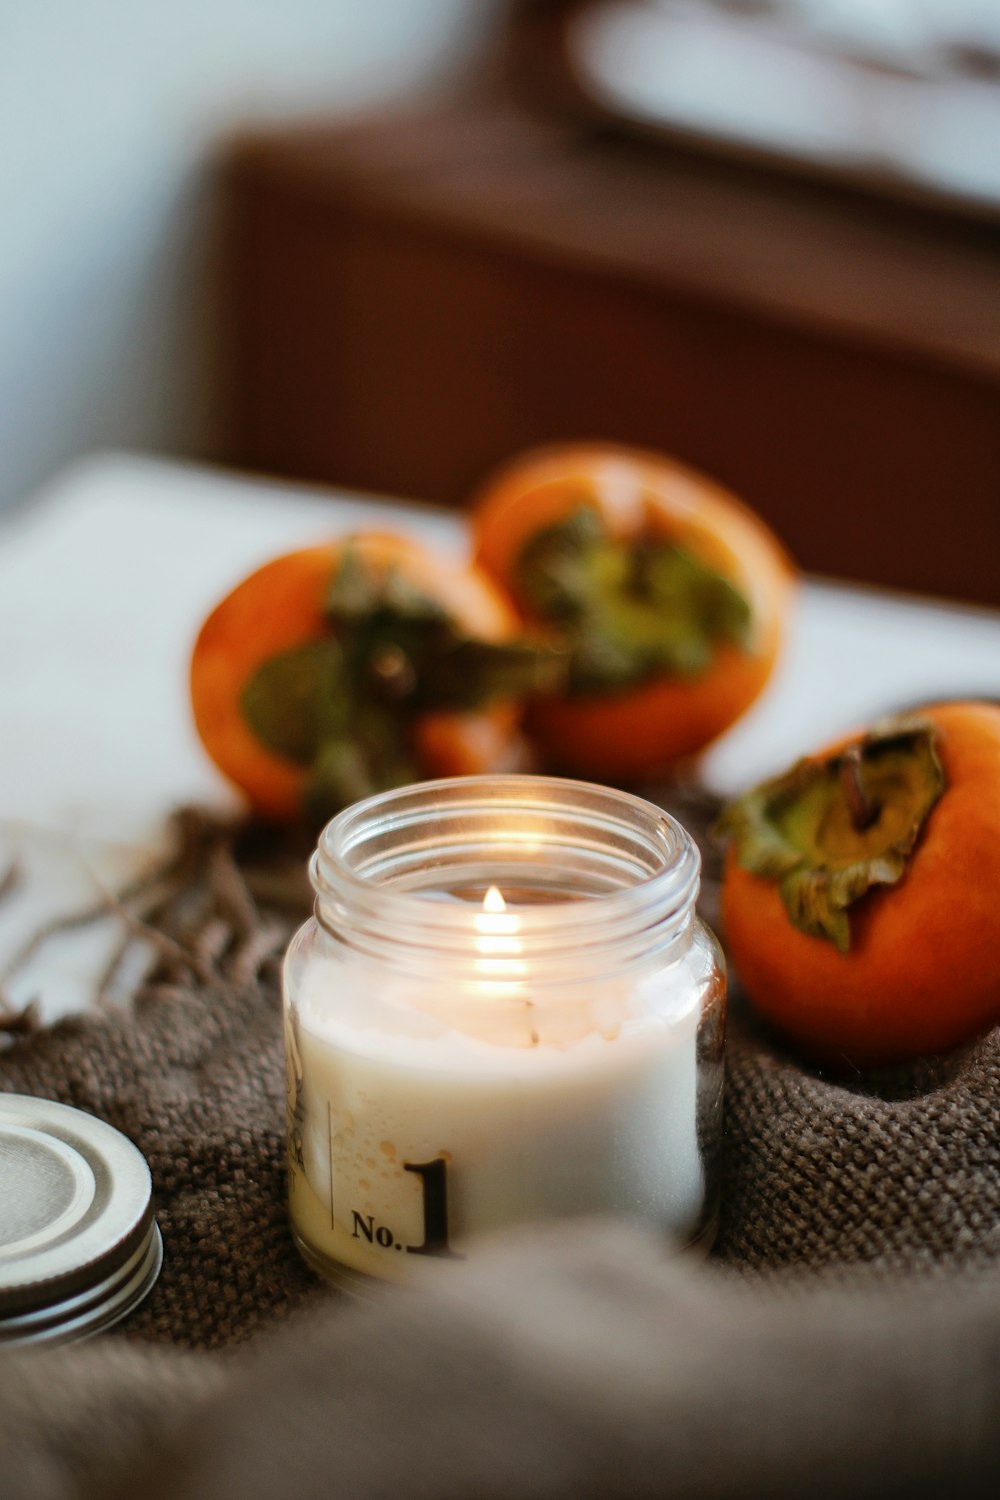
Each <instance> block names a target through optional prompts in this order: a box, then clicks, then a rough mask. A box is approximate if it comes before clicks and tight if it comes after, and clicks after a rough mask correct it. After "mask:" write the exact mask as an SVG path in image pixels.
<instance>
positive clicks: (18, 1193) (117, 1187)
mask: <svg viewBox="0 0 1000 1500" xmlns="http://www.w3.org/2000/svg"><path fill="white" fill-rule="evenodd" d="M151 1190H152V1184H151V1181H150V1176H149V1168H148V1166H147V1165H146V1162H145V1159H144V1157H143V1156H142V1155H141V1153H140V1152H139V1151H138V1150H137V1148H136V1147H135V1146H134V1145H133V1144H132V1142H131V1141H130V1140H129V1139H128V1137H127V1136H124V1135H122V1134H121V1132H120V1131H118V1130H115V1129H114V1128H113V1126H111V1125H107V1124H105V1122H104V1121H103V1120H98V1119H97V1118H96V1117H95V1116H94V1115H88V1114H85V1113H84V1112H83V1110H79V1109H71V1108H70V1107H69V1106H68V1105H65V1104H55V1103H53V1102H52V1101H51V1100H49V1099H35V1098H30V1097H29V1096H27V1095H24V1094H0V1346H2V1345H5V1344H6V1345H9V1344H12V1343H17V1344H22V1343H41V1342H43V1341H52V1342H54V1341H68V1340H70V1339H77V1338H83V1337H85V1336H87V1335H89V1334H91V1333H96V1332H98V1330H99V1329H102V1328H106V1327H108V1326H109V1325H110V1324H111V1323H115V1322H117V1321H118V1319H119V1318H123V1317H124V1316H125V1314H126V1313H127V1312H130V1311H131V1309H132V1308H133V1307H135V1305H136V1303H138V1302H139V1301H141V1300H142V1298H143V1297H145V1295H146V1293H147V1292H148V1291H149V1290H150V1288H151V1287H152V1285H153V1283H154V1282H155V1280H156V1278H157V1276H158V1275H159V1271H160V1265H161V1263H162V1260H163V1250H162V1245H161V1241H160V1233H159V1230H158V1229H157V1227H156V1223H155V1221H154V1219H153V1211H152V1204H151V1201H150V1198H151Z"/></svg>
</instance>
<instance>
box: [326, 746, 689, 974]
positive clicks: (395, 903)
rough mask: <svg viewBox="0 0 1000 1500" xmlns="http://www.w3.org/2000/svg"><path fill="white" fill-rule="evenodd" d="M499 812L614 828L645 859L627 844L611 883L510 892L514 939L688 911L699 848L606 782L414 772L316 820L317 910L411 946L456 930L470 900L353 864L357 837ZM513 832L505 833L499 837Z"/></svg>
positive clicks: (598, 834)
mask: <svg viewBox="0 0 1000 1500" xmlns="http://www.w3.org/2000/svg"><path fill="white" fill-rule="evenodd" d="M501 813H504V814H506V815H507V816H508V817H509V818H510V820H511V823H512V826H516V825H515V823H514V819H513V814H515V813H520V814H522V816H523V815H528V816H529V819H533V820H535V821H536V822H537V824H538V826H539V827H540V828H544V826H545V820H546V819H549V821H550V825H551V826H552V827H553V828H554V827H555V820H556V819H562V820H563V822H564V823H565V822H566V820H567V819H568V820H570V822H571V823H574V824H576V825H577V826H578V828H579V830H580V835H581V838H582V839H583V838H590V839H591V840H594V841H596V840H598V839H600V838H603V839H604V841H605V842H606V843H607V845H608V846H609V847H610V846H611V845H612V843H613V842H614V840H615V839H616V838H617V839H618V841H619V842H621V843H623V842H624V841H625V840H626V839H628V840H631V844H632V846H633V847H634V849H635V850H636V851H640V852H641V855H642V857H643V860H644V862H645V864H646V866H647V868H646V871H645V873H643V871H642V869H641V868H640V855H639V853H636V855H635V857H634V859H633V860H632V864H633V866H634V868H635V871H636V877H637V878H635V879H634V880H629V881H627V882H623V883H621V884H619V885H617V886H616V887H614V888H612V889H609V890H601V891H599V892H596V893H592V892H588V893H586V895H585V896H584V897H582V898H581V896H579V895H577V896H570V897H568V898H567V899H565V900H562V899H558V898H552V899H547V900H546V901H545V902H544V903H541V904H538V905H532V904H519V903H516V902H515V903H512V904H511V905H512V909H514V910H516V912H517V920H518V935H519V937H520V939H521V941H522V942H523V943H525V944H530V945H533V944H535V943H537V944H544V945H545V946H546V947H551V946H553V945H557V946H559V947H560V948H562V947H564V946H566V947H570V946H573V945H578V944H581V943H582V944H584V945H585V946H588V947H589V946H592V945H593V944H594V943H595V942H597V941H600V942H601V943H602V944H603V943H607V942H609V941H614V940H615V939H618V938H622V937H626V936H628V935H630V934H635V933H638V932H640V931H643V930H646V931H648V930H649V929H650V928H654V927H655V928H656V929H658V930H660V931H662V930H663V929H664V928H669V929H674V930H676V929H677V928H679V927H680V926H681V925H683V924H684V923H685V922H686V920H687V918H688V916H689V915H690V914H691V912H692V910H693V907H694V902H695V899H696V897H697V893H698V887H699V876H700V869H701V859H700V855H699V852H698V848H697V845H696V844H695V843H694V840H693V839H692V838H691V836H690V834H689V833H688V832H687V830H686V829H685V828H684V827H683V825H682V824H680V823H679V822H678V821H677V820H676V819H675V818H673V817H671V815H670V814H669V813H667V812H666V811H665V810H664V809H663V808H661V807H657V806H656V804H655V803H652V802H649V801H647V800H646V799H645V798H642V797H639V796H637V795H635V794H634V793H632V792H625V791H621V790H619V789H617V788H612V787H607V786H601V785H598V784H592V783H589V782H585V781H578V780H572V779H569V778H564V777H556V776H536V775H529V774H520V773H510V774H504V775H480V776H467V777H451V778H446V779H442V780H437V781H424V782H417V783H415V784H412V785H409V786H405V787H399V788H395V789H393V790H391V791H388V792H380V793H377V794H376V795H375V796H372V797H368V798H365V799H364V800H363V801H361V802H357V803H354V804H353V805H352V806H351V807H349V808H346V809H345V810H344V811H343V812H341V813H339V814H338V815H337V816H336V817H335V818H333V819H332V820H331V821H330V822H329V823H328V824H327V825H326V827H325V828H324V829H323V832H322V834H321V835H320V838H319V842H318V845H317V849H316V853H315V854H314V856H313V859H312V862H311V865H310V875H311V879H312V883H313V887H314V889H315V891H316V898H317V900H316V909H317V917H318V919H319V920H320V922H321V923H322V924H323V925H324V926H334V927H340V926H342V925H344V924H345V923H347V922H360V924H361V925H362V926H364V925H367V924H368V923H369V922H372V923H377V924H378V926H379V927H387V926H392V927H395V928H397V929H398V930H400V931H401V932H402V931H407V932H410V933H411V934H413V935H415V936H416V935H419V936H417V937H416V940H417V941H419V942H420V945H421V946H430V945H435V944H443V945H445V946H452V945H453V944H455V943H458V942H461V941H467V938H468V933H469V930H470V906H471V903H469V902H466V901H456V902H448V901H432V900H428V899H427V896H426V894H424V895H421V894H418V893H415V892H413V891H409V890H400V889H397V888H394V887H393V885H392V883H391V882H389V883H385V882H380V881H379V880H378V879H377V878H372V876H371V874H366V873H364V870H363V868H362V869H359V863H360V861H361V859H362V856H363V852H364V848H365V845H366V843H368V844H370V843H372V842H373V841H374V840H375V839H376V838H382V839H386V838H390V839H391V837H392V836H393V835H394V834H395V835H398V836H399V837H400V838H405V837H406V836H407V834H408V833H413V832H414V831H415V830H417V829H418V828H419V826H420V824H421V823H424V822H428V821H430V820H432V819H435V818H437V819H444V820H445V821H446V822H447V823H449V824H450V825H452V826H453V828H454V830H455V832H456V833H457V834H458V835H459V836H461V834H462V831H463V830H464V829H466V828H467V827H468V821H467V820H468V819H469V818H470V817H471V816H472V815H473V814H475V815H476V816H477V817H479V818H481V819H484V820H485V819H488V817H489V816H499V815H501ZM536 837H537V833H536ZM516 838H517V835H516V834H515V833H511V835H510V836H509V842H512V843H516ZM544 842H545V840H544V839H542V841H541V843H542V844H543V845H544ZM591 847H593V848H596V847H597V843H596V842H595V843H593V844H592V846H591ZM625 863H627V862H625ZM471 910H472V912H473V913H474V912H475V907H474V906H472V907H471Z"/></svg>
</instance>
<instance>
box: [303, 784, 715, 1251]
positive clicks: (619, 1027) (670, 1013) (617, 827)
mask: <svg viewBox="0 0 1000 1500" xmlns="http://www.w3.org/2000/svg"><path fill="white" fill-rule="evenodd" d="M698 872H699V861H698V854H697V850H696V849H695V846H694V844H693V843H692V841H691V839H690V838H689V836H688V835H687V833H686V832H685V831H684V830H683V829H682V828H681V827H680V825H679V824H677V823H676V822H674V821H673V820H672V819H670V818H669V817H668V816H667V815H666V814H665V813H663V812H662V811H661V810H660V809H659V808H656V807H654V806H653V805H652V804H650V803H647V802H643V801H642V800H641V799H639V798H636V797H632V796H629V795H628V794H626V793H622V792H616V791H611V790H609V789H607V788H603V787H593V786H587V785H584V784H583V783H580V782H571V781H560V780H557V779H554V778H547V777H529V776H507V777H470V778H465V779H456V780H452V781H442V782H434V783H426V784H423V785H420V786H415V787H408V788H404V789H401V790H399V791H395V792H389V793H385V794H383V795H381V796H379V797H374V798H371V799H369V800H368V801H367V802H363V803H359V804H357V805H356V806H355V807H353V808H350V809H348V810H347V812H345V813H342V814H341V815H340V816H339V817H337V818H335V819H334V820H333V822H332V823H330V824H329V825H328V827H327V828H326V830H325V831H324V833H323V836H322V838H321V840H320V844H319V848H318V850H317V853H316V855H315V856H314V859H313V863H312V877H313V883H314V886H315V889H316V894H317V899H316V916H315V918H314V919H313V920H312V921H310V922H309V923H307V924H306V926H305V927H303V928H302V929H301V930H300V932H299V933H298V934H297V936H296V937H295V939H294V940H293V942H292V945H291V947H290V949H289V953H288V957H287V960H286V966H285V1031H286V1049H287V1063H288V1135H289V1191H290V1200H289V1201H290V1209H291V1219H292V1226H293V1230H294V1233H295V1236H296V1239H297V1241H298V1244H299V1246H300V1248H301V1250H302V1251H303V1253H304V1254H305V1256H306V1258H307V1259H308V1260H309V1261H310V1262H311V1263H312V1264H313V1265H314V1266H316V1267H317V1268H318V1269H319V1270H321V1271H323V1272H324V1273H326V1274H328V1275H332V1276H336V1277H338V1278H340V1279H345V1278H346V1279H348V1280H350V1279H351V1278H352V1276H356V1274H357V1273H359V1272H360V1273H367V1274H369V1275H373V1276H381V1277H390V1278H400V1277H404V1276H405V1275H406V1274H407V1273H408V1272H410V1271H412V1269H413V1267H414V1266H415V1265H417V1264H423V1265H428V1266H430V1265H437V1266H440V1267H441V1268H442V1269H445V1268H446V1267H447V1264H448V1263H449V1261H451V1260H452V1259H454V1257H456V1256H458V1255H463V1256H464V1255H469V1254H473V1253H474V1252H475V1238H476V1236H477V1235H478V1234H479V1233H480V1232H482V1231H485V1230H490V1229H496V1228H499V1227H501V1226H504V1225H508V1224H515V1223H526V1222H533V1221H538V1220H542V1219H551V1218H556V1217H568V1216H575V1215H593V1214H625V1215H629V1216H633V1217H638V1218H641V1219H644V1220H646V1221H647V1222H650V1223H652V1224H654V1225H657V1226H659V1227H660V1228H662V1229H663V1230H664V1232H665V1233H667V1234H669V1235H670V1236H671V1238H672V1239H673V1240H674V1241H676V1242H677V1243H679V1244H686V1243H693V1242H706V1241H707V1239H708V1237H709V1236H710V1234H711V1230H712V1227H713V1222H714V1208H715V1184H714V1181H713V1175H714V1174H713V1170H712V1165H713V1161H714V1156H715V1151H716V1146H717V1141H718V1134H719V1130H720V1126H721V1083H722V1028H723V1017H724V1007H725V977H724V972H723V969H722V962H721V958H720V955H719V952H718V948H717V945H716V943H715V940H714V939H713V938H712V936H711V934H710V933H709V932H708V930H707V929H706V928H705V927H704V926H703V925H702V924H701V923H700V922H699V921H698V919H697V917H696V916H695V914H694V901H695V897H696V895H697V889H698Z"/></svg>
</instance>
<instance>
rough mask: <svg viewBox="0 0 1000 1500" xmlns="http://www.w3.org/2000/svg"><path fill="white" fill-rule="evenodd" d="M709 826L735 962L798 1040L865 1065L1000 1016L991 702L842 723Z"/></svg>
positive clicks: (820, 1055)
mask: <svg viewBox="0 0 1000 1500" xmlns="http://www.w3.org/2000/svg"><path fill="white" fill-rule="evenodd" d="M921 726H923V728H921ZM907 736H910V739H909V741H908V742H907V740H906V737H907ZM914 736H916V737H921V736H922V737H923V742H924V748H923V750H922V751H921V752H920V755H919V756H918V755H917V753H916V750H915V749H914V747H915V745H916V739H915V738H913V737H914ZM894 737H895V747H896V748H895V750H893V749H892V742H893V738H894ZM906 743H908V744H909V748H906ZM880 745H881V751H879V749H878V747H879V746H880ZM886 746H889V748H888V749H887V748H886ZM901 746H902V747H903V750H901V748H900V747H901ZM873 747H874V748H873ZM880 754H881V764H880V762H879V755H880ZM901 754H902V755H903V759H902V760H901V759H900V756H901ZM893 756H895V760H893ZM921 756H922V759H921ZM824 778H826V779H825V782H824ZM748 809H749V811H748ZM761 819H763V821H764V824H766V826H765V827H764V837H763V840H761V839H760V838H759V835H760V833H761V827H762V823H761ZM796 819H799V824H798V827H796V821H795V820H796ZM807 825H808V826H807ZM720 828H721V830H722V831H724V832H729V833H730V834H731V835H732V843H731V845H730V848H729V851H728V855H727V862H726V869H725V877H724V881H723V899H722V914H723V931H724V934H725V939H726V944H727V947H728V949H729V952H730V955H731V957H732V960H733V963H734V965H735V968H736V971H737V973H738V974H739V977H740V979H741V980H742V982H743V984H744V986H745V988H746V990H747V992H748V994H749V995H750V997H751V999H752V1000H753V1002H754V1004H755V1006H756V1007H757V1009H758V1010H759V1011H760V1013H761V1014H762V1015H763V1016H765V1017H766V1018H767V1019H768V1020H769V1021H771V1022H772V1023H773V1024H774V1025H775V1026H776V1027H778V1028H779V1029H780V1030H781V1031H782V1032H784V1033H786V1034H787V1035H788V1036H789V1037H790V1038H792V1039H793V1041H794V1042H795V1043H796V1044H797V1045H798V1046H799V1047H800V1048H801V1049H802V1050H803V1051H804V1052H805V1053H806V1054H807V1055H809V1056H812V1057H814V1058H817V1059H818V1060H821V1061H826V1062H830V1063H833V1064H835V1065H838V1066H849V1067H868V1066H872V1065H875V1064H881V1063H888V1062H894V1061H900V1060H903V1059H906V1058H909V1057H914V1056H918V1055H921V1054H925V1053H933V1052H940V1051H943V1050H945V1049H948V1048H951V1047H954V1046H955V1045H957V1044H958V1043H960V1042H963V1041H965V1040H967V1039H969V1038H970V1037H973V1036H975V1035H976V1034H977V1033H978V1032H980V1031H982V1030H983V1029H984V1028H986V1027H989V1026H991V1025H993V1024H995V1023H996V1022H997V1021H1000V922H998V919H997V902H998V893H1000V707H997V706H995V705H992V704H987V703H981V702H957V703H949V704H937V705H932V706H930V707H928V708H926V709H922V710H920V711H919V714H918V715H916V716H907V718H906V719H905V720H897V721H887V724H885V725H883V726H877V727H876V731H875V732H874V733H871V734H869V735H866V736H852V737H851V738H849V739H848V740H845V741H841V742H839V743H838V744H836V745H834V746H832V747H830V748H829V749H827V750H825V751H823V752H821V753H820V754H818V755H816V756H811V757H809V758H808V759H807V760H806V761H803V762H800V763H799V765H798V766H797V767H794V768H793V769H792V771H791V772H789V773H788V774H787V775H786V776H785V777H779V778H775V779H774V780H773V781H772V782H770V783H765V785H764V786H763V787H762V788H758V789H756V791H755V792H753V793H749V794H747V795H746V797H745V798H742V799H737V801H736V802H735V803H733V804H732V805H731V807H730V808H729V809H727V810H726V812H725V813H724V814H723V818H722V820H721V822H720ZM776 831H777V834H778V839H779V842H778V844H777V845H776V844H775V833H776ZM782 841H784V842H786V843H790V845H794V849H795V853H793V855H792V856H791V857H790V858H785V857H784V856H783V854H782V851H781V843H782ZM796 857H798V858H799V859H800V864H799V866H798V867H796V866H795V864H794V859H795V858H796ZM748 866H750V867H748ZM751 867H755V868H751ZM796 882H797V884H796ZM838 892H839V896H838ZM831 903H832V904H831ZM837 906H839V910H836V911H834V910H833V907H837Z"/></svg>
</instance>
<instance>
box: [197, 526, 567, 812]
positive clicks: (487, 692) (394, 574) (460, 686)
mask: <svg viewBox="0 0 1000 1500" xmlns="http://www.w3.org/2000/svg"><path fill="white" fill-rule="evenodd" d="M557 670H558V660H557V658H556V657H555V656H554V655H553V654H552V653H551V652H550V651H549V650H547V649H543V648H541V647H539V646H537V645H535V644H533V643H531V642H530V641H528V640H526V639H524V638H523V636H522V634H521V627H520V624H519V622H518V619H517V616H516V615H515V613H514V611H513V610H512V609H511V607H510V605H509V604H508V603H507V601H506V600H505V599H504V597H503V595H502V594H501V593H500V592H499V591H498V590H497V588H496V587H495V585H494V584H493V583H492V582H491V581H490V579H489V578H487V577H486V575H485V574H483V573H481V572H480V571H479V570H478V569H476V568H474V567H471V566H469V565H467V564H463V563H459V562H452V561H451V560H450V559H448V558H444V557H439V556H438V555H437V554H435V553H433V552H430V551H429V550H427V549H426V548H424V547H421V546H419V545H418V544H417V543H416V542H412V541H410V540H408V539H407V538H404V537H401V536H395V535H391V534H388V533H381V532H367V533H361V534H358V535H355V536H352V537H348V538H345V539H343V540H339V541H336V542H332V543H330V544H328V545H326V546H319V547H310V548H305V549H303V550H301V551H298V552H293V553H289V554H287V555H285V556H283V557H278V558H275V559H274V560H272V561H271V562H269V563H266V564H265V565H264V566H263V567H262V568H259V569H258V570H257V571H256V572H255V573H253V574H251V575H250V577H249V578H246V579H244V580H243V582H242V583H240V584H238V585H237V587H236V588H235V589H233V591H232V592H231V593H230V594H228V595H227V596H226V598H225V599H223V600H222V601H221V603H220V604H218V605H217V606H216V608H215V609H214V610H213V611H212V613H211V614H210V615H209V617H208V619H207V620H206V621H205V623H204V625H203V626H202V628H201V631H200V633H199V635H198V639H197V642H196V644H195V648H194V652H193V655H192V660H191V675H190V686H191V701H192V706H193V710H194V719H195V724H196V726H197V729H198V733H199V735H200V736H201V739H202V742H203V743H204V745H205V748H206V749H207V751H208V753H209V755H210V756H211V757H212V759H213V760H214V761H215V762H216V764H217V765H218V767H219V769H220V770H221V771H222V772H223V773H224V774H225V775H226V776H227V777H228V778H229V779H230V780H231V781H232V782H234V783H235V784H236V785H237V786H238V787H239V788H241V790H242V791H243V792H244V793H245V794H246V796H247V797H248V798H249V800H250V802H251V803H252V805H253V806H254V807H255V808H256V809H257V810H258V811H259V812H261V813H262V814H264V815H265V816H268V817H272V818H278V819H292V818H296V817H300V816H304V817H306V818H307V819H308V820H309V821H311V822H314V823H315V822H318V821H320V820H322V819H323V818H325V817H328V816H330V815H331V814H332V813H333V812H335V811H336V810H337V809H338V808H340V807H343V806H345V805H347V804H348V803H350V802H352V801H355V800H357V799H358V798H360V797H364V796H367V795H369V794H370V793H372V792H376V791H380V790H382V789H384V788H388V787H391V786H397V785H402V784H404V783H406V782H409V781H414V780H419V779H420V778H421V777H423V776H444V775H455V774H472V773H475V772H485V771H491V770H509V769H516V768H517V767H518V766H519V765H520V763H521V761H522V759H523V756H524V748H525V746H524V740H523V738H522V736H521V733H520V728H519V725H520V718H521V700H522V698H523V696H524V694H525V693H526V692H527V691H532V690H536V689H537V688H538V687H539V686H542V685H544V684H546V683H548V682H550V681H551V680H552V674H553V672H555V671H557Z"/></svg>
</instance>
